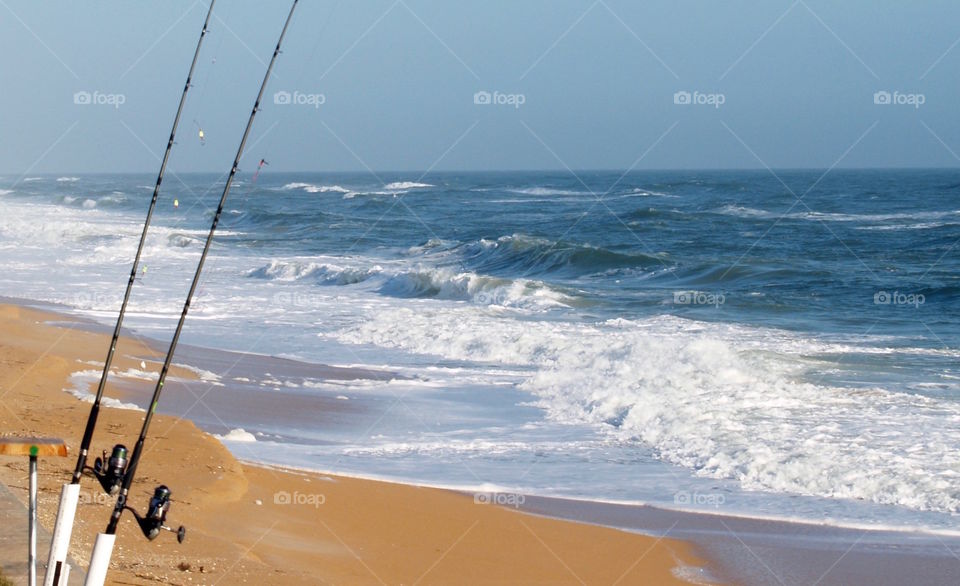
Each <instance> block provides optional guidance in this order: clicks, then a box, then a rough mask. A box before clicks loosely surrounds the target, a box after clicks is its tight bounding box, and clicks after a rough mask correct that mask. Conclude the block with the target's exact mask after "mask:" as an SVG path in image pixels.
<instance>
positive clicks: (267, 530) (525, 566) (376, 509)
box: [0, 305, 706, 584]
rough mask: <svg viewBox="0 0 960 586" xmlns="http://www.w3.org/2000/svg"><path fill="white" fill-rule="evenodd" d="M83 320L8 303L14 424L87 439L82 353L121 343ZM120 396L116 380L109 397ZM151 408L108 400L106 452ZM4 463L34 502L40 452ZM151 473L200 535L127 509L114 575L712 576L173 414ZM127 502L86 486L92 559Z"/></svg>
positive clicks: (81, 530)
mask: <svg viewBox="0 0 960 586" xmlns="http://www.w3.org/2000/svg"><path fill="white" fill-rule="evenodd" d="M51 321H55V322H56V325H51V324H49V323H46V322H51ZM82 325H83V324H81V323H80V322H72V321H71V320H70V318H67V317H64V316H61V315H57V314H50V313H45V312H41V311H37V310H34V309H26V308H22V307H19V306H16V305H3V306H2V307H0V326H2V327H0V332H2V333H0V430H2V433H3V434H10V435H43V436H54V437H61V438H63V439H64V440H66V442H67V444H68V445H69V446H70V447H71V450H73V449H75V447H76V446H77V445H78V442H79V436H80V434H81V432H82V428H83V424H84V422H85V420H86V416H87V412H88V406H87V404H85V403H83V402H81V401H79V400H78V399H77V398H75V397H74V396H72V395H70V394H68V393H65V392H63V389H64V388H66V387H68V386H69V385H68V383H67V380H68V377H69V375H70V374H71V373H72V372H74V371H76V370H78V369H79V368H80V367H81V366H80V365H79V363H80V362H89V363H92V362H95V361H102V354H103V353H104V351H105V348H106V346H107V339H106V337H105V336H104V335H103V334H101V333H97V332H92V331H89V330H88V329H85V328H84V327H80V326H82ZM156 356H157V352H156V351H155V350H154V349H152V348H151V347H150V346H149V345H148V344H146V343H141V342H137V341H134V340H130V339H126V338H125V339H124V340H123V341H122V343H121V344H120V346H119V347H118V353H117V359H116V360H115V363H114V364H115V368H116V369H118V370H120V371H123V370H126V369H131V368H137V367H138V365H139V364H140V362H141V360H145V361H148V362H149V361H150V360H151V359H152V358H154V359H155V358H156ZM175 374H176V376H178V377H183V378H189V377H190V376H193V373H191V372H190V371H185V370H182V369H181V370H179V371H177V372H176V373H175ZM228 391H229V389H226V390H221V391H220V392H228ZM116 393H117V391H116V390H115V389H113V388H112V387H110V386H108V391H107V395H108V396H112V397H115V396H117V394H116ZM122 394H123V393H120V395H121V396H122ZM141 418H142V412H140V411H135V410H124V409H112V408H108V409H106V410H105V411H104V412H103V413H102V415H101V418H100V427H99V429H98V431H97V434H96V436H95V438H94V444H93V450H92V453H93V454H98V453H99V452H100V451H101V450H106V449H109V448H110V447H111V446H112V445H113V444H114V443H118V442H125V443H127V444H128V445H130V444H132V443H133V441H134V440H135V438H136V434H137V432H138V430H139V427H140V422H141ZM73 454H74V452H73V451H71V457H68V458H63V459H56V460H54V459H49V460H44V461H43V462H41V466H40V484H41V493H40V518H41V523H42V524H43V525H44V526H45V527H46V528H48V529H49V528H50V527H52V523H53V520H54V517H55V513H56V506H57V499H58V495H59V487H60V485H61V484H62V483H63V482H65V481H66V480H67V479H68V476H69V470H70V469H72V467H73V465H74V463H75V460H74V457H73ZM2 464H3V465H2V466H0V481H2V482H3V483H4V484H6V485H7V486H8V487H9V488H10V489H11V491H12V492H13V493H14V494H15V495H16V496H17V498H19V499H20V500H21V501H25V500H26V467H27V466H26V461H20V460H19V459H14V458H4V459H3V462H2ZM138 472H139V475H138V476H139V477H138V480H137V482H136V483H135V484H134V488H133V491H132V493H131V502H132V503H133V505H134V506H136V507H140V508H142V507H144V506H145V503H146V501H147V500H148V499H149V495H150V493H151V491H152V489H153V487H154V486H155V485H156V484H159V483H165V484H167V485H169V486H170V487H171V489H172V490H173V499H174V505H173V508H172V511H171V513H170V517H169V520H170V522H171V524H174V525H176V524H180V523H182V524H184V525H186V526H187V527H188V535H187V540H186V542H185V543H184V544H182V545H178V544H177V543H176V540H175V539H173V537H172V536H171V535H168V534H164V535H161V536H160V538H159V539H157V540H156V541H154V542H148V541H147V540H146V539H144V538H143V537H142V536H141V535H140V534H139V532H138V530H137V528H136V527H135V526H134V524H133V521H132V518H131V517H130V516H127V517H126V518H125V520H124V522H123V523H122V524H121V529H120V531H119V538H118V546H117V549H116V552H115V555H114V558H113V566H112V571H111V573H110V583H111V584H155V583H164V584H217V583H222V584H244V583H248V584H453V583H456V584H473V583H476V584H482V583H500V584H505V583H514V584H582V583H587V584H675V583H687V582H686V581H685V580H683V579H682V578H684V577H685V578H696V577H697V576H703V575H705V574H704V571H703V570H702V568H704V567H706V566H705V564H706V562H705V561H704V559H702V557H701V556H700V555H698V553H697V551H696V550H695V548H694V547H692V546H691V545H690V544H689V543H687V542H683V541H678V540H674V539H670V538H656V537H648V536H643V535H638V534H636V533H630V532H625V531H620V530H616V529H610V528H605V527H600V526H596V525H590V524H582V523H574V522H569V521H562V520H556V519H551V518H546V517H543V516H537V515H532V514H527V513H522V512H519V511H518V510H517V509H516V508H515V507H510V506H491V505H487V504H484V503H482V502H481V503H479V504H478V503H477V502H476V501H477V500H478V499H476V498H474V497H473V496H472V495H465V494H461V493H457V492H453V491H445V490H438V489H432V488H420V487H415V486H405V485H399V484H391V483H385V482H377V481H369V480H358V479H352V478H342V477H334V476H328V475H321V474H310V473H301V472H296V471H284V470H279V469H274V468H267V467H258V466H253V465H247V464H242V463H240V462H238V460H237V459H236V458H234V456H232V455H231V454H230V452H229V451H228V450H227V449H226V448H225V447H224V446H223V445H222V444H221V443H220V442H219V441H218V440H217V439H215V438H214V437H213V436H211V435H210V434H208V433H205V432H203V431H201V430H200V429H198V428H197V427H196V426H195V425H194V424H193V423H191V422H190V421H188V420H185V419H180V418H176V417H171V416H158V417H157V418H156V419H155V420H154V425H153V427H152V429H151V433H150V438H149V442H148V444H147V451H146V452H145V455H144V458H143V460H142V463H141V466H140V469H139V471H138ZM480 500H481V501H482V500H483V499H482V498H481V499H480ZM112 506H113V499H110V498H108V497H106V496H105V495H103V494H102V493H101V492H100V491H99V490H97V489H95V488H94V481H93V480H89V479H88V480H87V481H86V482H85V483H84V485H83V490H82V492H81V506H80V508H79V510H78V518H77V524H76V528H75V531H74V534H73V542H72V545H71V553H72V555H73V556H74V557H75V558H76V559H77V560H78V561H80V562H81V563H82V564H84V565H85V563H86V559H87V557H88V555H89V552H90V549H91V546H92V543H93V540H94V538H95V535H96V533H97V532H98V531H101V530H102V529H103V527H104V526H105V524H106V521H107V518H108V516H109V510H110V509H111V508H112ZM45 555H46V552H45V551H43V552H41V553H40V557H41V558H43V557H45Z"/></svg>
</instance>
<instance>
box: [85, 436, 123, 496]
mask: <svg viewBox="0 0 960 586" xmlns="http://www.w3.org/2000/svg"><path fill="white" fill-rule="evenodd" d="M126 471H127V447H126V446H124V445H123V444H117V445H115V446H113V450H112V451H111V452H110V457H109V458H107V451H106V450H104V451H103V457H102V458H97V459H96V461H94V463H93V475H94V476H95V477H96V478H97V480H99V481H100V485H101V486H103V490H105V491H107V494H110V495H115V494H117V493H118V492H120V485H121V484H123V475H124V474H126Z"/></svg>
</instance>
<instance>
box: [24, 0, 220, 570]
mask: <svg viewBox="0 0 960 586" xmlns="http://www.w3.org/2000/svg"><path fill="white" fill-rule="evenodd" d="M215 3H216V0H210V7H209V8H208V9H207V17H206V19H204V21H203V28H202V29H200V38H199V39H197V48H196V49H195V50H194V52H193V61H191V62H190V71H188V72H187V81H186V83H184V84H183V93H182V94H180V103H179V104H178V105H177V114H176V115H175V116H174V117H173V126H172V127H171V129H170V138H169V139H168V140H167V148H166V150H165V151H164V153H163V159H162V160H161V161H160V172H159V173H158V174H157V183H156V184H155V185H154V187H153V198H152V199H151V200H150V206H149V207H148V208H147V218H146V220H144V222H143V233H142V234H140V243H139V244H138V245H137V253H136V255H135V256H134V257H133V268H131V269H130V279H129V280H128V281H127V289H126V291H125V292H124V295H123V303H121V304H120V314H119V316H118V317H117V324H116V326H114V328H113V338H112V339H111V340H110V348H109V350H108V351H107V358H106V360H104V363H103V373H102V374H101V375H100V384H99V385H98V386H97V394H96V395H95V396H94V399H93V405H92V406H91V407H90V415H89V416H88V417H87V426H86V428H85V429H84V431H83V439H82V440H81V442H80V451H79V455H78V456H77V466H76V468H75V469H74V471H73V478H72V479H71V481H70V483H69V484H64V485H63V489H62V490H61V493H60V506H59V509H58V510H57V521H56V524H55V525H54V529H53V539H52V540H51V542H50V556H49V558H48V562H47V572H46V574H45V575H44V580H43V583H44V586H57V585H59V584H60V582H61V574H62V573H63V572H64V569H63V566H64V563H65V562H66V559H67V550H68V549H69V548H70V536H71V533H72V532H73V520H74V517H75V516H76V512H77V502H78V501H79V499H80V479H81V477H82V476H83V474H84V472H86V471H89V468H88V467H87V456H88V454H89V452H90V443H91V442H92V441H93V432H94V429H95V428H96V426H97V418H98V417H99V415H100V404H101V401H102V400H103V392H104V389H105V388H106V386H107V377H108V376H109V374H110V366H111V364H112V363H113V355H114V354H115V353H116V350H117V342H118V340H119V338H120V330H121V327H122V326H123V318H124V316H125V315H126V312H127V304H128V303H129V301H130V292H131V291H132V290H133V283H134V281H135V280H136V278H137V267H138V266H139V264H140V256H141V254H142V253H143V248H144V244H145V243H146V240H147V231H148V229H149V228H150V221H151V219H152V218H153V211H154V209H155V208H156V206H157V196H158V195H159V193H160V185H161V183H163V174H164V172H166V170H167V162H168V161H169V160H170V151H171V150H172V149H173V142H174V138H175V137H176V134H177V127H178V126H179V125H180V115H181V114H182V113H183V105H184V103H186V100H187V92H188V91H189V90H190V86H191V80H192V79H193V71H194V69H195V68H196V66H197V58H198V57H199V56H200V47H201V46H202V45H203V39H204V37H205V36H206V35H207V30H208V27H209V25H210V16H211V15H212V14H213V5H214V4H215ZM105 464H106V466H104V465H105ZM125 464H126V448H125V447H123V446H122V445H117V446H115V447H114V448H113V452H112V455H111V457H110V459H109V460H108V459H107V457H106V452H104V457H103V459H102V460H101V459H100V458H98V459H97V464H96V466H95V467H94V470H93V473H94V475H95V476H96V477H97V479H98V480H99V481H100V484H101V485H102V486H103V488H104V489H105V490H106V491H107V492H109V493H111V494H114V493H116V491H117V490H119V488H120V479H121V477H122V476H123V466H124V465H125Z"/></svg>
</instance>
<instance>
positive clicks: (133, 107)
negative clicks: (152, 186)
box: [0, 0, 960, 175]
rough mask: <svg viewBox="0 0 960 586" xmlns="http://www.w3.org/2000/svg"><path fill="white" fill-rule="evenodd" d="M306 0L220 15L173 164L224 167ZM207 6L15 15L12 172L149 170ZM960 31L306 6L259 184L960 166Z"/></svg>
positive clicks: (618, 13)
mask: <svg viewBox="0 0 960 586" xmlns="http://www.w3.org/2000/svg"><path fill="white" fill-rule="evenodd" d="M289 6H290V4H289V3H288V2H286V1H269V2H266V1H252V0H250V1H246V0H244V1H238V0H220V2H218V3H217V6H216V8H215V10H214V18H213V23H212V26H211V32H210V34H208V35H207V38H206V40H205V43H204V47H203V50H202V53H201V57H200V62H199V63H198V66H197V72H196V74H195V87H194V88H193V89H192V90H191V93H190V95H189V97H188V101H187V106H186V111H185V114H184V117H183V122H182V123H181V127H180V131H179V134H178V145H177V147H176V148H175V149H174V153H173V157H172V159H171V168H172V169H174V170H176V171H179V172H187V171H215V172H222V171H225V170H227V168H228V167H229V164H230V162H231V160H232V157H233V154H234V152H235V151H236V146H237V142H238V140H239V138H240V134H241V132H242V130H243V126H244V124H245V122H246V117H247V114H248V113H249V110H250V107H251V106H252V103H253V99H254V97H255V94H256V90H257V88H258V86H259V83H260V80H261V78H262V75H263V73H264V69H265V65H266V62H267V61H268V60H269V57H270V54H271V51H272V48H273V45H274V43H275V42H276V37H277V35H278V34H279V31H280V28H281V25H282V23H283V19H284V18H285V16H286V13H287V10H288V9H289ZM206 9H207V4H206V3H205V2H203V1H199V0H198V1H195V2H190V1H186V0H165V1H164V2H116V1H102V2H93V3H81V2H66V1H44V2H37V1H35V0H0V49H2V54H3V66H2V70H0V73H2V77H0V80H2V91H0V132H2V140H0V172H3V173H8V174H10V173H12V174H17V175H19V174H21V173H27V172H28V171H29V173H32V174H40V173H58V172H143V171H150V172H153V171H155V170H156V166H157V161H158V159H157V157H158V156H159V155H160V153H161V152H162V150H163V147H164V146H165V143H166V137H167V134H168V132H169V127H170V124H171V122H172V119H173V114H174V111H175V108H176V104H177V100H178V99H179V95H180V91H181V89H182V87H183V81H184V78H185V76H186V72H187V69H188V66H189V60H190V57H191V56H192V54H193V50H194V47H195V45H196V39H197V37H198V35H199V32H200V26H201V24H202V21H203V17H204V15H205V11H206ZM957 22H960V4H958V3H957V2H955V1H949V0H942V1H941V0H925V1H922V2H902V1H893V0H845V1H844V2H830V1H826V0H806V1H800V0H798V1H792V0H756V1H753V2H740V1H731V2H717V1H714V0H702V1H683V0H663V1H656V2H640V1H636V0H633V1H628V0H596V1H594V0H569V1H568V0H509V1H501V0H488V1H485V2H465V1H450V0H446V1H441V0H341V1H339V2H338V1H336V0H323V1H321V0H302V1H301V2H300V6H299V7H298V9H297V14H296V15H295V17H294V21H293V24H292V25H291V28H290V31H289V33H288V36H287V42H286V43H285V46H284V53H283V55H281V57H280V59H279V61H278V64H277V67H276V69H275V71H276V76H275V77H274V79H273V80H272V81H271V83H270V85H269V86H268V90H267V97H266V99H265V104H264V106H263V111H262V112H261V113H260V114H259V116H258V119H257V122H256V125H255V127H254V130H253V135H252V139H251V143H250V147H249V149H248V156H247V163H246V164H245V165H244V166H243V167H244V169H246V170H250V169H252V168H253V167H254V164H253V163H252V162H250V159H252V160H253V161H256V160H259V159H260V158H261V157H266V158H267V159H268V160H269V161H270V162H271V170H272V171H279V170H304V171H331V170H342V171H350V170H363V169H365V168H367V167H369V168H372V169H375V170H425V169H430V168H434V169H438V170H450V169H456V170H474V169H478V170H479V169H563V168H565V167H569V168H573V169H611V168H615V169H625V168H630V167H633V166H635V167H636V168H638V169H649V168H741V167H751V168H757V167H764V166H770V167H774V168H783V167H817V168H824V167H831V166H833V165H839V166H842V167H891V166H892V167H906V166H932V167H952V166H957V165H958V164H960V159H958V155H957V154H955V153H960V114H958V112H960V110H958V108H957V104H958V103H960V87H958V83H960V82H958V80H960V76H958V69H960V46H958V45H960V43H958V41H960V29H958V28H957V26H956V25H957ZM278 91H287V92H289V93H290V98H291V100H290V101H291V102H298V101H299V102H301V103H299V104H298V103H290V104H284V103H275V100H274V96H275V94H276V92H278ZM481 91H487V92H490V93H491V94H492V95H491V102H497V101H500V102H503V103H490V104H484V103H480V104H477V103H475V94H476V93H477V92H481ZM77 92H88V93H89V94H90V98H91V101H92V102H96V101H100V102H104V103H99V104H98V103H90V104H84V103H80V104H77V103H75V99H74V96H75V94H77ZM494 92H498V93H494ZM677 92H689V101H690V102H693V103H689V104H684V103H680V104H678V103H675V102H677V101H679V102H684V101H686V98H687V96H686V94H683V93H680V94H677ZM877 92H889V101H890V102H891V103H879V104H878V103H875V102H876V101H879V102H885V101H887V95H886V94H882V93H881V94H877ZM83 95H84V94H82V93H81V94H80V96H81V98H80V101H83V98H82V96H83ZM282 96H283V94H281V100H280V101H283V100H282ZM484 97H485V96H484V95H481V96H479V98H480V101H481V102H482V101H483V98H484ZM117 102H122V103H119V104H118V103H117ZM320 102H322V104H321V103H320ZM696 102H700V103H696ZM897 102H899V103H897ZM197 125H199V126H202V128H203V129H204V131H205V133H206V145H205V146H202V145H201V144H200V142H199V140H198V138H197V127H198V126H197Z"/></svg>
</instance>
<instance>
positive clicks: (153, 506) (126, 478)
mask: <svg viewBox="0 0 960 586" xmlns="http://www.w3.org/2000/svg"><path fill="white" fill-rule="evenodd" d="M298 1H299V0H293V4H292V5H291V6H290V13H289V14H287V20H286V21H285V22H284V24H283V30H281V31H280V38H279V39H277V46H276V48H275V49H274V50H273V57H271V58H270V64H269V65H268V66H267V71H266V73H265V74H264V76H263V81H262V82H261V84H260V92H259V93H258V94H257V99H256V101H255V102H254V104H253V110H252V111H251V112H250V118H249V119H248V120H247V127H246V129H244V131H243V137H242V138H241V139H240V146H239V147H238V148H237V156H236V158H235V159H234V160H233V166H232V167H231V168H230V175H229V176H228V177H227V182H226V184H225V185H224V187H223V194H222V195H221V196H220V203H219V205H218V206H217V211H216V213H215V214H214V215H213V222H212V223H211V224H210V232H209V233H208V234H207V240H206V243H205V244H204V246H203V252H202V253H201V254H200V261H199V262H198V263H197V269H196V272H195V273H194V275H193V282H192V283H191V284H190V290H189V291H188V292H187V298H186V301H184V304H183V311H182V312H181V313H180V321H179V322H177V329H176V330H175V331H174V333H173V340H172V341H171V342H170V348H169V350H168V351H167V356H166V358H165V359H164V361H163V368H161V370H160V378H159V379H158V380H157V385H156V387H155V388H154V390H153V397H152V398H151V400H150V407H149V408H148V409H147V412H146V415H145V417H144V420H143V427H142V428H141V430H140V437H138V438H137V443H136V445H135V446H134V448H133V454H132V455H131V457H130V463H129V464H128V465H127V470H126V472H125V474H124V475H123V484H122V485H121V487H120V494H119V495H118V496H117V504H116V506H115V507H114V509H113V513H112V514H111V516H110V522H109V523H108V524H107V528H106V530H105V531H104V532H103V533H101V534H99V535H98V536H97V541H96V543H95V544H94V547H93V554H92V556H91V559H90V569H89V570H88V572H87V579H86V582H84V585H85V586H102V584H103V582H104V580H105V579H106V576H107V569H108V568H109V566H110V557H111V555H112V553H113V546H114V543H115V542H116V537H117V535H116V533H117V524H118V523H119V522H120V517H121V516H122V515H123V512H124V510H130V511H131V512H133V513H134V516H136V517H137V521H138V522H139V523H140V526H141V529H145V526H144V522H143V521H141V519H145V518H146V519H149V518H150V517H151V515H155V516H156V517H157V520H156V522H155V523H153V524H150V525H147V527H148V528H155V529H166V527H165V526H163V521H164V519H165V517H166V511H167V509H168V508H169V502H170V501H169V499H170V491H169V489H167V488H166V487H165V486H160V487H157V489H156V491H155V492H154V498H153V499H151V501H150V511H149V512H148V513H147V515H146V516H145V517H140V516H139V515H137V514H136V511H134V510H133V509H132V508H130V507H128V506H127V495H128V494H129V492H130V485H131V484H133V479H134V477H135V476H136V473H137V465H138V464H139V463H140V457H141V455H142V454H143V445H144V442H145V440H146V436H147V431H148V430H149V428H150V422H151V421H152V419H153V415H154V413H155V412H156V410H157V403H158V402H159V400H160V393H161V392H162V391H163V384H164V381H165V380H166V377H167V372H168V371H169V370H170V364H171V362H172V361H173V354H174V352H175V351H176V349H177V342H179V340H180V333H181V332H182V331H183V324H184V322H185V321H186V319H187V313H188V312H189V311H190V302H191V300H192V299H193V295H194V293H195V292H196V290H197V286H198V285H199V283H200V274H201V272H202V271H203V265H204V262H205V261H206V259H207V253H208V252H209V251H210V245H211V244H212V243H213V237H214V234H215V232H216V230H217V224H218V223H219V222H220V216H221V214H222V213H223V207H224V205H225V204H226V201H227V196H228V195H229V194H230V188H231V187H232V186H233V179H234V177H235V176H236V174H237V170H238V168H239V166H240V159H241V158H242V157H243V151H244V148H245V147H246V144H247V138H248V137H249V136H250V129H251V128H252V127H253V121H254V118H256V116H257V111H259V109H260V100H262V99H263V92H264V90H266V87H267V82H268V81H269V80H270V73H271V72H272V71H273V65H274V63H276V60H277V55H279V54H280V45H281V44H282V43H283V38H284V36H285V35H286V34H287V27H288V26H289V25H290V20H291V19H292V18H293V11H294V9H296V7H297V2H298ZM145 532H146V531H145ZM158 532H159V531H157V533H158ZM155 536H156V535H153V537H155ZM148 537H151V535H149V534H148ZM151 538H152V537H151ZM178 539H179V540H181V541H182V539H183V529H182V528H181V530H180V531H179V533H178Z"/></svg>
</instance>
